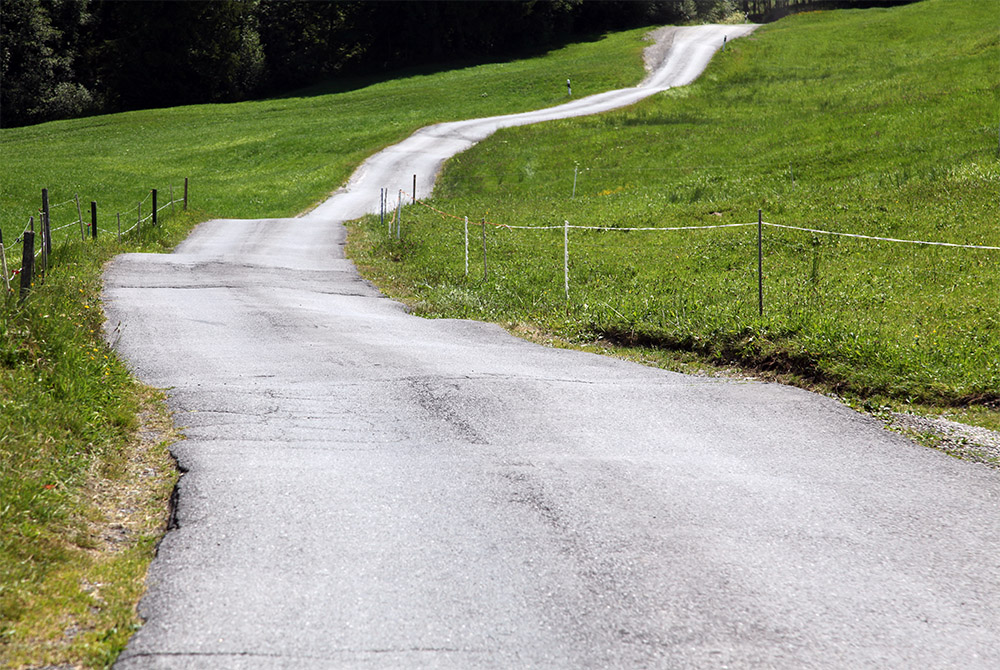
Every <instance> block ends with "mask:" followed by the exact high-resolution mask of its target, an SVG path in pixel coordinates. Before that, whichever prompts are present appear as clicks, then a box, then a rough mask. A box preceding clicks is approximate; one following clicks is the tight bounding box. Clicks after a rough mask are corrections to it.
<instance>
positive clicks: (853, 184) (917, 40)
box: [351, 0, 1000, 427]
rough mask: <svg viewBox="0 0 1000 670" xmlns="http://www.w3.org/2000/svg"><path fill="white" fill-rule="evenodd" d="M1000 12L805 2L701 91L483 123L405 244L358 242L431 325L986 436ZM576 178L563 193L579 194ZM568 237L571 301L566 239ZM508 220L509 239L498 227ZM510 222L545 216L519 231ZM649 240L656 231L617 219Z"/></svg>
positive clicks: (384, 280) (999, 305) (996, 388)
mask: <svg viewBox="0 0 1000 670" xmlns="http://www.w3.org/2000/svg"><path fill="white" fill-rule="evenodd" d="M997 63H1000V2H998V1H997V0H987V1H985V2H984V1H981V0H926V1H925V2H921V3H917V4H914V5H909V6H904V7H899V8H896V9H892V10H882V9H872V10H863V11H860V10H851V11H829V12H812V13H806V14H801V15H797V16H792V17H789V18H786V19H783V20H782V21H779V22H777V23H774V24H770V25H766V26H763V27H761V28H760V29H758V30H757V31H756V32H755V33H753V34H752V35H751V36H749V37H747V38H744V39H740V40H735V41H733V42H731V43H730V44H729V46H728V48H727V50H726V51H725V53H719V54H717V56H716V58H715V59H714V61H713V63H712V64H711V66H710V67H709V69H708V70H707V72H706V73H705V74H704V76H702V77H701V78H700V79H699V80H698V81H697V82H696V83H694V84H693V85H691V86H686V87H683V88H676V89H672V90H670V91H667V92H665V93H663V94H660V95H657V96H655V97H653V98H651V99H648V100H646V101H644V102H642V103H640V104H637V105H635V106H633V107H630V108H628V109H625V110H621V111H617V112H612V113H609V114H604V115H601V116H598V117H589V118H581V119H573V120H566V121H557V122H551V123H546V124H542V125H538V126H531V127H524V128H518V129H509V130H505V131H502V132H500V133H497V134H496V135H495V136H493V137H492V138H490V139H489V140H487V141H484V142H482V143H480V144H479V145H477V146H476V147H474V148H472V149H471V150H469V151H467V152H465V153H463V154H462V155H460V156H458V157H456V158H455V159H453V160H452V161H451V162H450V163H449V164H448V165H447V167H446V170H445V171H444V174H443V175H442V178H441V180H440V181H439V185H438V187H437V189H436V191H435V193H434V198H433V200H432V201H430V202H429V204H431V205H433V206H434V207H436V208H437V209H439V210H442V211H445V212H448V213H450V214H453V215H459V216H469V217H470V219H471V221H472V222H473V224H475V223H477V222H479V221H480V220H482V219H483V218H485V219H487V220H488V221H489V222H490V223H491V224H496V225H487V226H486V246H487V258H488V262H487V265H488V276H487V277H486V278H485V279H484V277H483V260H482V256H483V251H482V239H481V237H482V229H481V228H480V227H479V226H477V225H473V226H471V228H472V231H471V233H470V235H471V240H470V260H471V268H470V271H469V274H468V276H466V274H465V236H464V224H463V223H462V222H461V221H460V220H457V219H452V218H447V217H442V216H440V215H439V214H437V213H435V212H433V211H431V210H429V209H427V208H424V207H420V206H416V207H409V208H407V209H406V210H405V211H404V214H403V224H402V236H401V237H402V239H401V240H400V241H398V242H397V241H395V240H391V239H388V237H387V235H386V232H385V230H384V227H383V226H382V225H381V224H380V222H379V221H377V220H376V219H375V218H373V217H369V218H367V219H365V220H363V221H362V222H360V223H359V224H358V225H357V226H355V227H354V236H353V243H352V247H351V248H352V253H353V254H354V256H355V258H356V260H357V261H358V263H359V265H361V266H362V267H364V268H365V271H366V272H367V273H369V274H370V276H371V277H373V278H375V279H376V281H378V282H379V283H380V285H383V286H386V287H388V288H389V289H391V290H393V291H394V292H395V293H396V295H399V296H401V297H404V298H405V299H407V300H408V301H409V302H411V303H412V304H413V305H415V307H416V308H417V310H418V311H419V313H421V314H425V315H432V316H443V317H460V318H473V319H485V320H492V321H497V322H501V323H504V324H507V325H509V326H510V327H512V328H514V329H520V330H527V331H540V332H545V333H553V334H556V335H558V336H559V337H561V338H563V339H566V340H569V341H571V342H575V343H579V344H585V343H593V342H600V343H612V344H615V345H619V346H623V347H639V348H640V355H643V356H646V357H649V356H650V355H654V356H655V355H658V354H659V352H665V351H666V352H674V354H676V355H677V356H679V357H680V358H681V359H682V360H690V361H701V362H706V361H707V362H710V363H714V364H720V365H723V366H733V365H735V366H737V367H738V368H739V369H743V370H747V369H749V370H752V371H755V372H757V373H762V374H764V375H765V376H772V377H776V378H779V379H783V380H787V381H791V382H794V383H800V384H803V385H806V386H809V387H812V388H818V389H822V390H826V391H828V392H831V393H837V394H840V395H844V396H849V397H853V398H855V399H860V400H861V402H863V403H867V404H868V405H869V406H871V405H875V406H878V405H879V404H880V403H882V402H889V403H897V404H898V403H902V404H904V405H907V404H912V403H917V404H928V405H932V406H937V407H938V408H969V407H971V408H973V410H972V414H977V415H979V419H980V420H981V421H984V422H986V423H987V424H988V425H992V426H994V427H996V426H1000V421H997V416H998V415H997V414H996V412H995V411H990V409H989V408H992V409H993V410H997V409H1000V251H997V250H976V249H964V248H953V247H942V246H921V245H912V244H901V243H893V242H884V241H876V240H863V239H857V238H851V237H837V236H831V235H825V234H817V233H811V232H802V231H794V230H787V229H781V228H775V227H769V226H765V227H764V228H763V231H762V233H763V234H762V249H761V251H762V265H763V273H762V283H763V315H762V316H761V314H760V312H759V309H760V304H759V296H758V239H757V236H758V230H757V226H756V225H753V226H748V227H732V228H711V229H704V230H696V231H675V232H669V231H666V230H661V229H664V228H668V227H687V226H718V225H724V224H743V223H753V224H756V222H757V220H758V210H762V216H763V219H764V221H765V222H769V223H773V224H780V225H784V226H793V227H799V228H808V229H814V230H819V231H831V232H844V233H852V234H860V235H867V236H872V237H883V238H899V239H906V240H919V241H934V242H947V243H954V244H962V245H979V246H993V247H1000V227H998V225H997V223H998V213H1000V160H998V159H1000V155H998V130H1000V128H998V125H1000V69H998V67H997ZM574 180H575V195H574ZM565 221H568V222H569V223H570V224H571V225H577V226H590V227H600V228H604V230H579V229H571V230H570V231H569V296H568V299H567V296H566V294H565V287H564V253H565V249H564V236H563V230H562V229H560V228H559V227H560V226H562V225H563V223H564V222H565ZM507 226H510V227H509V228H508V227H507ZM515 226H538V227H544V226H556V228H555V229H551V230H544V229H539V230H524V229H519V228H515ZM629 228H631V229H636V228H656V229H658V230H653V231H639V230H631V231H628V230H625V229H629Z"/></svg>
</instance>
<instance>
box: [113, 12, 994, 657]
mask: <svg viewBox="0 0 1000 670" xmlns="http://www.w3.org/2000/svg"><path fill="white" fill-rule="evenodd" d="M720 30H726V31H727V34H728V35H729V36H730V38H732V37H733V34H734V31H733V29H732V27H727V28H726V29H722V28H711V27H709V28H703V29H692V30H690V31H683V32H681V33H680V34H678V35H677V36H676V38H675V42H674V49H673V51H672V52H671V53H672V56H671V57H670V58H668V59H667V61H666V62H667V64H666V65H665V66H664V68H662V69H661V70H660V71H659V73H658V74H657V78H654V79H653V80H651V82H650V83H649V85H647V86H644V87H641V88H637V89H628V90H627V91H625V92H622V93H620V94H605V95H603V96H595V97H594V98H592V99H589V100H582V101H577V102H574V103H572V104H571V105H568V106H566V107H565V108H564V109H563V111H567V112H570V113H581V114H582V113H591V112H593V111H597V110H598V109H599V108H600V105H602V104H608V105H611V106H618V105H621V104H629V103H630V102H631V101H633V100H635V99H638V98H639V97H641V95H648V94H650V93H655V92H656V91H657V90H661V89H662V87H665V86H668V85H674V84H677V83H682V82H683V81H685V79H684V77H688V79H687V80H689V79H690V78H691V77H694V76H696V74H697V71H698V67H697V66H698V61H699V60H700V61H702V63H703V60H704V58H707V55H706V56H704V57H703V56H701V55H699V53H700V52H701V53H707V54H710V53H711V51H712V49H714V47H715V46H718V42H721V39H720V35H721V34H722V33H720V32H719V31H720ZM692 36H693V37H692ZM558 109H559V108H557V110H558ZM552 113H554V112H553V110H549V111H547V112H545V113H544V114H542V113H540V114H539V115H532V114H528V115H517V116H514V117H508V118H496V119H488V120H485V121H477V122H463V123H455V124H442V125H440V126H435V127H433V128H430V129H425V130H423V131H421V132H419V133H417V134H416V135H415V136H414V137H413V138H411V139H410V140H407V141H406V142H404V143H403V144H402V145H399V146H397V147H395V148H392V149H389V150H387V151H385V152H382V154H379V156H377V157H374V158H373V159H371V160H370V161H369V162H367V163H366V164H365V165H364V166H363V167H362V168H360V169H359V171H358V173H357V174H356V175H355V176H354V177H353V178H352V180H351V182H350V183H349V184H348V186H347V187H345V188H344V189H342V190H341V191H340V192H338V194H337V195H335V196H334V197H333V198H331V200H329V201H328V202H326V203H324V204H323V205H321V206H320V207H318V208H317V209H315V210H313V211H312V212H311V213H310V214H309V215H308V216H304V217H300V218H297V219H283V220H269V221H235V220H221V221H212V222H209V223H206V224H204V225H202V226H200V227H199V228H197V229H196V230H195V232H194V233H193V234H192V235H191V237H190V238H189V239H188V240H187V241H186V242H185V243H184V244H182V245H181V246H180V247H179V248H178V249H177V251H176V253H173V254H170V255H145V254H129V255H124V256H121V257H119V258H117V259H116V260H115V261H114V262H113V263H112V264H111V266H110V267H109V269H108V271H107V274H106V284H105V310H106V313H107V316H108V324H107V329H108V337H109V338H110V339H111V340H112V341H114V342H115V345H116V347H117V349H118V351H119V352H120V353H121V354H122V355H123V356H124V357H125V358H126V360H128V361H129V362H130V364H131V365H132V367H133V368H134V370H135V371H136V373H137V374H138V376H139V377H140V378H141V379H142V380H144V381H146V382H147V383H150V384H153V385H156V386H160V387H169V388H170V389H172V390H171V404H172V406H173V408H174V410H175V412H176V420H177V422H178V424H180V425H181V426H184V427H185V428H184V432H185V434H186V436H187V439H186V440H184V441H182V442H180V443H178V444H177V445H175V446H174V452H175V454H176V455H177V457H178V459H179V462H180V464H181V466H182V467H183V468H184V469H185V470H186V471H187V472H186V474H185V475H184V476H183V478H182V479H181V482H180V485H179V489H178V506H177V513H176V527H175V528H174V529H173V530H171V531H170V532H169V533H168V534H167V535H166V537H165V539H164V541H163V543H162V545H161V547H160V551H159V554H158V556H157V558H156V560H155V561H154V562H153V565H152V568H151V573H150V577H149V591H148V594H147V595H146V597H145V598H144V599H143V601H142V603H141V606H140V611H141V614H142V615H143V617H145V619H146V623H145V625H144V626H143V627H142V628H141V629H140V630H139V632H138V633H137V634H136V635H135V636H134V638H133V639H132V641H131V643H130V644H129V646H128V648H127V650H126V651H125V652H124V653H123V654H122V656H121V658H120V659H119V662H118V665H117V667H118V668H122V669H133V668H258V667H260V668H332V667H348V668H491V667H496V668H723V667H729V668H997V667H1000V643H998V640H1000V475H998V473H997V471H995V470H990V469H987V468H984V467H982V466H978V465H975V464H971V463H967V462H963V461H958V460H955V459H952V458H950V457H948V456H945V455H943V454H941V453H938V452H935V451H932V450H929V449H925V448H921V447H918V446H915V445H914V444H912V443H910V442H908V441H907V440H905V439H903V438H901V437H899V436H897V435H895V434H892V433H889V432H886V431H885V430H883V429H882V428H881V427H880V425H879V424H878V423H876V422H875V421H873V420H871V419H869V418H867V417H865V416H862V415H859V414H857V413H854V412H853V411H851V410H849V409H847V408H845V407H843V406H841V405H839V404H838V403H836V402H834V401H832V400H829V399H827V398H824V397H821V396H817V395H814V394H810V393H807V392H805V391H801V390H798V389H794V388H788V387H783V386H779V385H773V384H762V383H755V382H735V381H731V380H720V379H711V378H702V377H689V376H683V375H678V374H673V373H669V372H663V371H660V370H655V369H651V368H646V367H643V366H640V365H636V364H632V363H627V362H623V361H618V360H614V359H609V358H602V357H599V356H595V355H590V354H585V353H581V352H575V351H566V350H556V349H549V348H545V347H541V346H537V345H534V344H530V343H527V342H525V341H522V340H519V339H516V338H514V337H511V336H509V335H508V334H506V333H505V332H503V331H502V330H501V329H500V328H498V327H496V326H492V325H487V324H481V323H476V322H468V321H453V320H425V319H420V318H416V317H413V316H410V315H408V314H407V313H406V311H405V309H404V308H403V307H402V306H401V305H399V304H397V303H395V302H393V301H391V300H388V299H386V298H384V297H382V296H381V295H380V294H379V293H378V292H377V291H376V290H375V289H374V288H372V287H371V286H370V285H369V284H367V283H366V282H364V281H363V280H361V279H360V278H359V277H358V275H357V273H356V271H355V270H354V268H353V266H352V264H351V263H350V262H349V261H346V260H344V258H343V252H342V244H343V239H344V229H343V226H342V225H341V222H342V221H344V220H347V219H351V218H354V217H356V216H357V215H359V214H360V213H362V212H365V211H369V210H372V209H373V208H375V207H376V206H377V203H378V192H379V188H380V187H382V186H389V187H391V188H393V189H395V188H408V187H409V186H410V181H409V180H410V179H412V177H411V175H412V174H414V173H417V174H419V175H424V177H423V179H424V181H422V182H421V184H420V185H419V186H418V194H419V195H424V194H426V193H427V192H428V190H429V189H430V187H431V179H432V177H431V176H429V175H433V174H434V172H435V171H436V168H435V166H436V165H439V164H440V161H441V160H443V157H442V153H443V152H444V153H446V152H447V151H452V150H461V149H462V148H464V147H465V146H468V145H469V144H470V143H472V142H474V141H476V140H478V139H481V138H482V137H485V136H486V135H487V134H489V132H492V130H493V129H495V128H497V127H501V126H503V125H510V124H515V123H522V122H523V123H530V122H533V121H534V120H538V119H542V118H547V115H548V114H552ZM432 168H434V169H432Z"/></svg>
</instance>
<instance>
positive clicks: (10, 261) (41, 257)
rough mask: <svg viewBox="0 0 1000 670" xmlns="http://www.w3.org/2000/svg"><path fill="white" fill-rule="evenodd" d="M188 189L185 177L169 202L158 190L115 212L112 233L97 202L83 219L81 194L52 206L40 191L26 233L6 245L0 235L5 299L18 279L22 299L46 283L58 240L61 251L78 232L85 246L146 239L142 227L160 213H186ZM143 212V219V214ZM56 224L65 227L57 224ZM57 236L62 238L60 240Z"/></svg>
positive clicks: (171, 190) (171, 191) (169, 194)
mask: <svg viewBox="0 0 1000 670" xmlns="http://www.w3.org/2000/svg"><path fill="white" fill-rule="evenodd" d="M188 188H189V181H188V179H187V178H185V179H184V183H183V185H181V186H178V188H177V189H176V191H175V189H174V186H173V185H170V186H168V187H167V189H166V194H167V198H166V200H165V201H162V200H161V198H160V194H161V191H160V190H159V189H151V190H149V191H147V192H146V195H145V197H144V198H143V199H142V200H140V201H139V202H138V203H137V204H136V206H135V207H132V208H130V209H128V210H125V211H124V212H116V213H115V216H114V219H113V221H114V227H113V228H111V227H108V225H107V221H108V218H109V217H107V216H106V217H105V219H104V221H105V224H104V225H100V224H99V220H100V219H99V217H98V206H97V202H96V201H91V202H90V206H89V215H90V216H89V218H88V219H85V218H84V211H83V208H82V206H81V204H80V196H79V195H74V196H73V197H72V198H70V199H68V200H63V201H62V202H58V203H54V204H53V203H50V202H49V191H48V189H42V203H41V208H40V209H39V210H38V213H37V215H32V216H30V217H28V222H27V223H26V224H25V226H24V228H23V230H22V231H21V233H20V234H19V235H18V236H17V237H16V238H15V239H14V240H13V241H12V242H10V243H6V244H5V242H4V239H3V234H2V230H0V272H2V276H3V290H4V292H5V295H10V294H11V293H13V292H14V287H13V286H12V284H13V283H14V282H15V281H16V280H18V279H19V280H20V299H21V300H23V299H24V298H25V297H26V296H27V294H28V292H29V291H30V290H31V287H32V285H33V283H34V282H35V281H36V280H41V281H44V279H45V276H46V275H47V274H48V273H49V272H50V271H51V255H52V251H53V246H54V243H55V240H56V239H57V238H58V240H59V242H58V243H59V245H60V246H62V245H65V244H69V243H71V242H72V240H73V237H74V234H75V230H77V229H79V231H80V241H81V243H83V242H86V241H87V239H88V238H89V239H91V240H93V241H95V242H96V241H97V240H98V239H99V238H102V237H103V238H107V237H113V238H115V239H117V240H118V241H119V242H121V241H122V240H123V239H127V238H129V237H136V238H137V237H139V236H140V235H141V234H142V231H143V227H144V226H146V225H149V226H157V225H159V223H160V213H161V212H163V211H164V210H167V209H169V210H170V212H171V213H175V212H176V208H177V207H178V206H180V207H181V208H182V211H186V210H187V208H188ZM74 205H75V206H74ZM67 210H68V213H69V217H72V218H70V219H69V220H68V221H67V217H66V216H65V215H64V214H63V212H66V211H67ZM144 211H145V215H143V212H144ZM36 216H37V218H36ZM123 217H124V218H123ZM56 219H60V220H61V221H64V222H65V223H59V224H57V225H53V223H54V220H56ZM123 224H124V226H125V227H124V228H123V227H122V226H123ZM36 225H37V233H36ZM70 229H73V232H66V231H69V230H70ZM59 233H62V234H61V235H59ZM36 234H37V238H36ZM16 245H21V254H20V258H18V257H17V253H16V251H15V247H16Z"/></svg>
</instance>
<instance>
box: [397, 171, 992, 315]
mask: <svg viewBox="0 0 1000 670" xmlns="http://www.w3.org/2000/svg"><path fill="white" fill-rule="evenodd" d="M386 196H387V192H386V191H385V190H383V193H382V195H381V201H380V202H381V209H380V216H381V217H382V219H383V225H384V219H385V216H386V214H387V210H386V204H387V197H386ZM405 199H410V202H411V204H412V205H420V206H421V207H423V208H425V209H427V210H430V211H432V212H434V213H436V214H437V215H439V216H440V217H442V218H444V219H451V220H455V221H461V222H463V224H464V227H463V238H464V262H465V275H466V276H468V275H469V271H470V234H469V226H470V224H471V225H472V226H473V227H475V226H481V227H482V234H481V235H480V237H481V238H482V239H481V252H482V266H483V278H484V279H486V278H487V277H488V276H489V265H490V262H489V249H488V245H487V238H486V233H485V231H486V229H487V228H488V227H492V228H496V229H503V230H508V231H511V232H515V231H516V232H521V233H526V232H531V231H554V230H562V231H563V235H562V238H563V240H562V241H563V244H562V247H563V249H562V251H563V253H562V259H561V260H562V264H561V265H562V267H561V268H560V269H561V270H562V279H563V291H564V293H565V299H566V301H567V302H569V300H570V258H571V250H572V249H573V248H574V247H576V246H578V244H579V243H580V242H583V240H578V241H574V242H573V243H572V244H571V235H570V232H571V231H591V232H601V233H687V232H705V231H718V230H734V229H738V228H755V229H756V231H757V235H756V247H757V259H756V260H757V264H756V265H757V267H756V273H755V274H756V279H757V286H756V288H757V298H758V300H757V303H758V304H757V307H758V312H759V314H760V316H763V314H764V281H765V274H764V239H765V236H764V231H765V229H775V230H787V231H793V232H799V233H808V234H809V235H812V236H827V237H831V238H851V239H856V240H863V241H870V242H883V243H889V244H905V245H917V246H924V247H947V248H952V249H965V250H977V251H991V252H993V251H1000V246H991V245H985V244H962V243H956V242H943V241H931V240H917V239H903V238H894V237H884V236H877V235H865V234H861V233H851V232H841V231H835V230H823V229H819V228H810V227H804V226H794V225H788V224H781V223H774V222H770V221H765V220H764V218H763V212H762V211H758V220H757V221H752V222H746V223H725V224H715V225H694V226H684V225H663V226H644V227H624V226H609V225H579V224H571V223H570V222H569V221H563V224H562V225H527V226H525V225H511V224H506V223H499V222H496V221H490V220H487V219H486V218H485V217H480V218H479V220H478V221H477V220H474V219H472V220H470V218H469V217H468V216H463V215H458V214H454V213H451V212H446V211H443V210H441V209H439V208H437V207H434V206H433V205H430V204H428V203H426V202H424V201H422V200H417V199H416V198H415V197H414V196H413V194H411V193H407V192H405V191H403V190H400V191H399V196H398V200H397V206H396V207H395V208H394V209H393V210H392V212H391V218H390V219H389V223H388V232H389V236H390V239H391V238H393V237H394V238H395V239H396V240H400V239H401V237H402V219H403V209H402V203H403V201H404V200H405Z"/></svg>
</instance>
